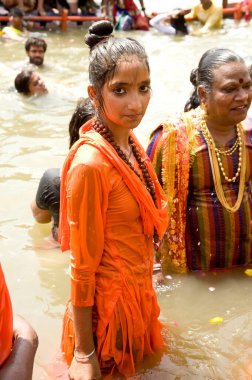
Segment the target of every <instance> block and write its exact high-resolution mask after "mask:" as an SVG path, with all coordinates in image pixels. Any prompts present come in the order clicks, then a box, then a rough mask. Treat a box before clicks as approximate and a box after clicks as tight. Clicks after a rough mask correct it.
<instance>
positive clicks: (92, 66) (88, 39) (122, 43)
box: [85, 20, 150, 105]
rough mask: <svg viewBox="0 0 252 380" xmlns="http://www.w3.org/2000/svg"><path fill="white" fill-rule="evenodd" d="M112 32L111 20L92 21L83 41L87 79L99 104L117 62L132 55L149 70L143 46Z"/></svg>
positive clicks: (125, 59) (129, 58) (127, 59)
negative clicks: (85, 52)
mask: <svg viewBox="0 0 252 380" xmlns="http://www.w3.org/2000/svg"><path fill="white" fill-rule="evenodd" d="M112 32H113V25H112V24H111V22H109V21H105V20H102V21H98V22H96V23H94V24H93V25H92V26H91V27H90V28H89V30H88V33H87V34H86V36H85V43H86V44H87V45H88V46H89V48H90V57H89V81H90V84H91V85H92V86H93V87H94V88H95V90H96V94H97V98H98V99H99V102H100V104H101V105H102V103H103V102H102V96H101V92H102V89H103V87H104V85H105V83H107V82H108V81H109V80H111V79H112V78H113V76H114V74H115V72H116V69H117V67H118V64H119V63H121V62H123V61H131V60H132V58H133V57H134V58H137V59H138V60H139V61H142V62H143V64H144V65H145V66H146V68H147V69H148V71H150V69H149V62H148V58H147V54H146V52H145V49H144V47H143V46H142V45H141V44H140V43H139V42H138V41H136V40H134V39H132V38H116V37H114V36H113V35H112Z"/></svg>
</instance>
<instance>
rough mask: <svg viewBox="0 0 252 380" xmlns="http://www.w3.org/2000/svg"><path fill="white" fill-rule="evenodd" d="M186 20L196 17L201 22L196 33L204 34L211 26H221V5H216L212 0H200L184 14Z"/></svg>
mask: <svg viewBox="0 0 252 380" xmlns="http://www.w3.org/2000/svg"><path fill="white" fill-rule="evenodd" d="M185 19H186V20H191V19H197V20H199V21H200V22H201V24H203V26H202V28H200V29H199V30H198V31H197V34H204V33H206V32H208V31H209V30H210V29H212V28H220V27H221V26H222V6H221V5H217V4H215V3H214V1H212V0H200V3H199V4H197V5H195V6H194V7H193V8H192V10H191V12H190V13H188V14H187V15H186V16H185Z"/></svg>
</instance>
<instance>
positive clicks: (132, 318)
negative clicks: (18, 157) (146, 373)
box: [59, 122, 167, 376]
mask: <svg viewBox="0 0 252 380" xmlns="http://www.w3.org/2000/svg"><path fill="white" fill-rule="evenodd" d="M91 123H92V122H88V123H87V124H85V126H84V132H85V133H84V134H83V135H82V138H81V139H80V140H79V141H78V142H77V143H76V144H75V145H74V146H73V148H72V149H71V151H70V153H69V155H68V157H67V159H66V161H65V164H64V168H63V173H62V182H61V183H62V188H61V210H60V231H59V232H60V233H59V236H60V239H61V245H62V249H63V250H65V249H68V248H69V246H70V248H71V303H72V304H73V305H75V306H93V305H94V306H95V307H94V308H93V310H94V311H95V319H94V320H93V330H94V336H95V341H97V347H96V352H97V355H98V359H99V362H100V366H101V368H104V367H107V366H108V363H111V362H113V363H114V364H115V365H116V367H117V369H118V370H119V372H120V373H122V374H123V375H124V376H129V375H131V374H133V373H134V372H135V365H136V364H138V363H139V362H141V361H142V359H143V357H144V355H150V354H152V353H153V352H154V351H156V350H159V349H161V348H162V346H163V342H162V338H161V333H160V330H161V325H160V322H159V321H158V316H159V307H158V305H157V300H156V295H155V291H154V289H153V287H152V266H153V243H152V235H153V232H154V227H155V228H156V230H157V232H158V234H159V236H160V237H162V236H163V234H164V232H165V229H166V227H167V213H166V200H165V195H164V193H163V190H162V189H161V187H160V185H159V183H158V180H157V178H156V175H155V173H154V170H153V169H152V166H151V164H150V161H149V159H148V158H147V156H146V154H145V152H144V151H143V149H142V148H140V146H139V149H140V151H141V153H142V156H143V159H144V160H146V164H147V166H148V169H149V172H150V174H151V176H152V178H153V181H154V184H155V188H156V193H157V202H158V208H156V207H155V205H154V203H153V201H152V198H151V196H150V194H149V192H148V191H147V190H146V188H145V186H144V185H143V183H142V182H141V180H140V179H139V178H138V177H137V176H136V175H135V174H134V173H133V172H132V170H131V169H130V168H129V167H128V166H127V165H126V164H125V163H124V162H123V161H122V160H121V159H120V157H119V156H118V155H117V153H116V152H115V151H114V149H113V148H112V147H111V145H110V144H109V143H108V142H107V141H106V140H104V139H103V138H102V137H101V136H100V135H99V134H98V133H96V132H94V131H88V132H87V130H88V129H89V128H90V125H91ZM132 136H133V135H132ZM136 144H137V141H136ZM71 303H70V304H69V305H68V307H67V309H66V314H65V317H64V325H63V338H62V349H63V351H64V352H65V354H66V359H67V361H68V363H69V364H70V362H71V360H72V355H73V348H74V331H73V323H72V318H71V312H70V311H71Z"/></svg>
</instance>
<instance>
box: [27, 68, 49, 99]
mask: <svg viewBox="0 0 252 380" xmlns="http://www.w3.org/2000/svg"><path fill="white" fill-rule="evenodd" d="M29 92H30V94H31V95H44V94H46V93H47V92H48V90H47V88H46V85H45V83H44V82H43V81H42V79H40V77H39V76H38V74H36V73H33V74H32V76H31V79H30V82H29Z"/></svg>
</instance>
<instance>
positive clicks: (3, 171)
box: [0, 20, 252, 380]
mask: <svg viewBox="0 0 252 380" xmlns="http://www.w3.org/2000/svg"><path fill="white" fill-rule="evenodd" d="M251 28H252V25H250V26H245V25H244V24H241V25H239V26H236V25H235V24H234V23H233V21H232V20H228V21H227V22H226V25H225V28H224V30H222V31H221V32H219V33H213V34H212V35H211V36H205V37H204V38H196V37H194V38H193V37H186V38H181V39H176V40H174V39H170V38H169V37H167V36H163V35H160V34H158V33H157V32H155V31H150V32H147V33H146V32H132V33H131V36H134V37H136V38H137V39H139V40H140V41H141V42H142V43H143V44H144V45H145V47H146V49H147V51H148V54H149V57H150V65H151V71H152V72H151V74H152V87H153V96H152V100H151V103H150V106H149V109H148V112H147V114H146V117H145V118H144V120H143V121H142V123H141V126H139V128H138V130H137V135H138V137H139V138H140V140H141V141H142V143H143V144H144V145H146V142H147V139H148V136H149V133H150V131H151V130H152V129H153V128H154V127H155V126H156V125H157V124H158V123H159V122H160V121H161V120H162V119H163V118H165V117H166V116H167V115H168V114H169V113H172V112H174V111H178V110H181V109H182V107H183V105H184V103H185V101H186V100H187V97H188V96H189V93H190V91H191V86H190V83H189V75H190V71H191V69H192V68H194V67H195V65H196V64H197V62H198V60H199V58H200V56H201V55H202V54H203V52H204V51H205V50H206V49H207V48H210V47H215V46H216V47H227V48H232V49H234V50H236V51H237V52H238V53H240V54H241V55H242V56H244V57H249V55H250V54H251V58H252V53H251V46H252V29H251ZM83 35H84V31H83V30H82V31H79V30H76V29H75V28H74V29H71V30H70V29H69V31H68V32H67V33H66V34H64V35H63V34H60V33H57V32H54V33H47V34H46V35H45V38H46V40H47V42H48V52H47V53H46V67H45V68H44V69H41V70H39V72H40V75H41V76H42V77H43V78H44V80H45V81H46V83H47V84H48V86H49V88H50V93H49V94H48V95H47V96H45V97H44V98H40V99H24V98H22V97H20V96H19V95H17V94H16V93H15V92H14V91H13V90H11V89H10V88H11V87H12V86H13V80H14V77H15V75H16V74H17V72H18V71H19V68H20V67H21V66H22V63H23V61H24V46H23V44H21V43H17V42H11V41H0V57H1V62H0V77H1V90H0V93H1V100H0V147H1V149H0V194H1V202H0V248H1V249H0V260H1V262H2V266H3V269H4V272H5V275H6V280H7V283H8V286H9V290H10V293H11V297H12V301H13V306H14V311H15V312H16V313H18V314H21V315H23V316H24V317H25V318H27V319H28V320H29V321H30V322H31V323H32V324H33V326H34V327H35V328H36V330H37V332H38V335H39V339H40V345H39V349H38V352H37V355H36V361H35V367H34V376H33V379H34V380H42V379H45V380H49V379H51V377H50V374H49V370H48V363H49V362H50V361H51V359H52V357H53V356H54V354H55V352H56V350H57V348H58V347H59V342H60V335H61V320H62V315H63V311H64V307H65V301H66V299H67V298H68V293H69V277H68V256H67V255H65V254H60V253H59V250H58V249H57V248H53V247H51V246H50V244H49V242H48V241H47V236H48V235H49V233H50V226H49V225H38V224H36V223H35V222H34V220H33V217H32V214H31V211H30V202H31V200H32V198H33V197H34V196H35V192H36V189H37V185H38V181H39V179H40V177H41V175H42V173H43V171H44V170H45V169H46V168H49V167H57V166H60V165H61V164H62V162H63V159H64V157H65V155H66V153H67V149H68V136H67V134H68V132H67V130H68V122H69V120H70V117H71V113H72V111H73V109H74V107H75V103H76V100H77V99H78V97H79V96H86V87H87V65H88V61H87V56H88V51H87V48H86V47H84V44H83ZM157 293H158V298H159V303H160V306H161V320H162V321H163V323H164V325H165V329H164V334H165V338H166V340H167V343H168V353H167V354H165V355H163V357H162V360H161V362H160V363H158V364H156V365H155V367H154V368H151V369H150V368H149V367H150V366H151V365H152V363H151V362H146V363H145V368H146V369H145V374H141V375H140V376H138V377H137V378H138V379H139V378H141V379H145V380H149V379H159V380H161V379H162V380H163V379H168V380H170V379H174V380H175V379H176V380H179V379H183V380H188V379H189V380H194V379H199V380H203V379H211V380H212V379H214V380H216V379H221V380H249V379H252V368H251V367H252V308H251V304H252V302H251V301H252V277H248V276H246V275H245V273H244V269H237V270H234V271H226V272H224V273H223V272H222V273H216V274H214V273H212V274H210V275H207V276H202V275H201V276H200V275H197V274H190V275H185V276H181V275H173V276H172V278H167V280H166V285H164V286H162V287H160V288H158V290H157ZM213 317H221V318H223V321H222V322H221V323H219V324H211V323H210V322H209V321H210V319H211V318H213ZM148 368H149V369H148Z"/></svg>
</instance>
